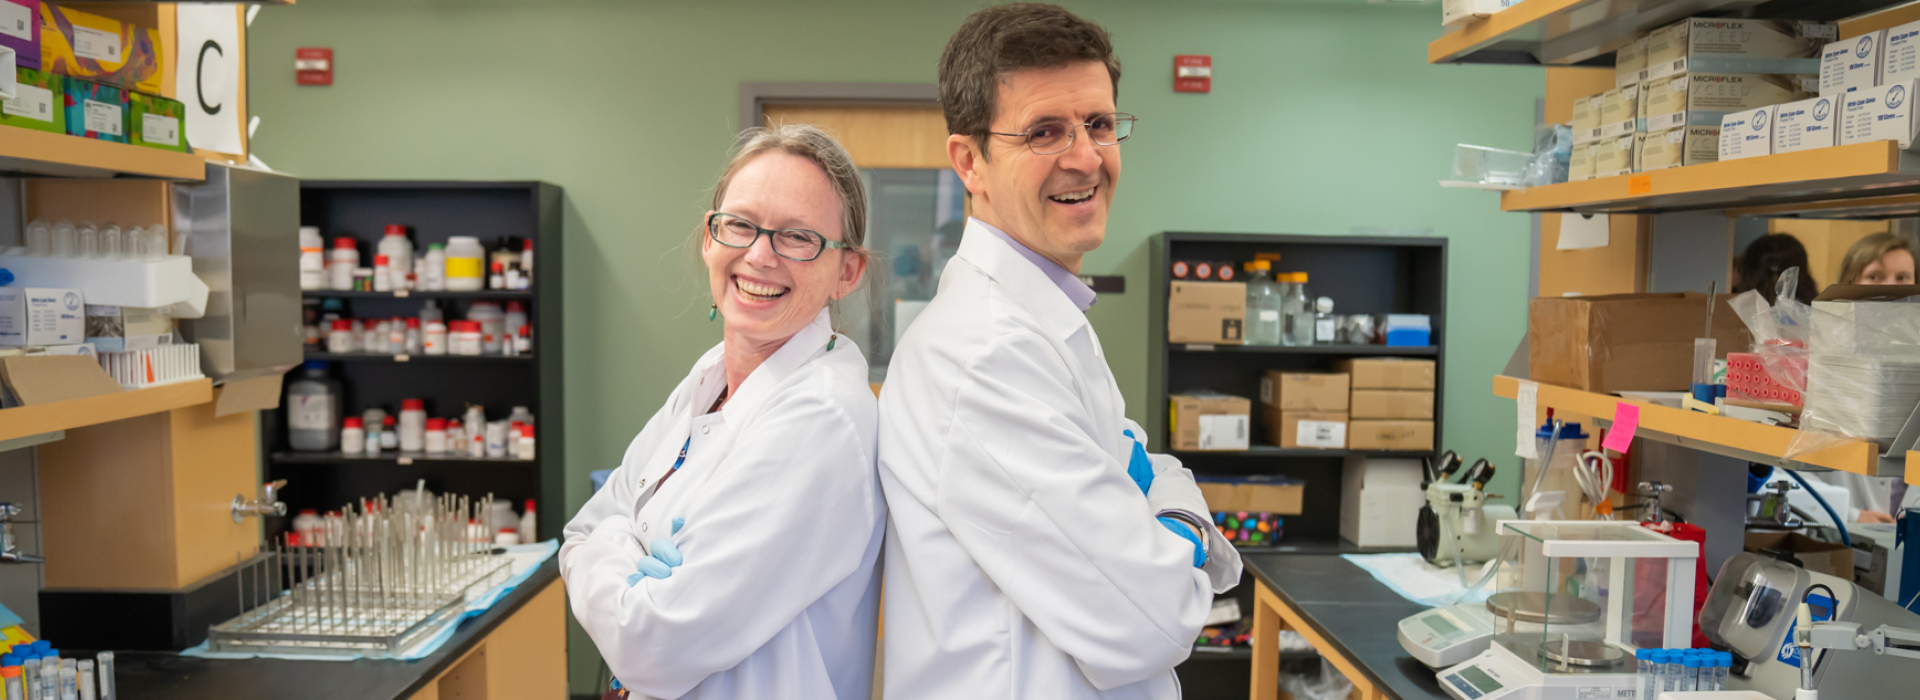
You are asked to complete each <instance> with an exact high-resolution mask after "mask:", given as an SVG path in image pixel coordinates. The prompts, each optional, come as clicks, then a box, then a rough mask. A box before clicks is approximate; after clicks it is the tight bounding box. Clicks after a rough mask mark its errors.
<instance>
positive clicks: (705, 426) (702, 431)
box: [700, 425, 713, 435]
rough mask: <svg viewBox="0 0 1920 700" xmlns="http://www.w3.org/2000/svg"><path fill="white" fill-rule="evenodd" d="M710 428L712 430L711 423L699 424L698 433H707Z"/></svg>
mask: <svg viewBox="0 0 1920 700" xmlns="http://www.w3.org/2000/svg"><path fill="white" fill-rule="evenodd" d="M712 430H713V426H711V425H703V426H700V434H701V435H705V434H707V433H708V432H710V431H712Z"/></svg>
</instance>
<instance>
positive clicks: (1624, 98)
mask: <svg viewBox="0 0 1920 700" xmlns="http://www.w3.org/2000/svg"><path fill="white" fill-rule="evenodd" d="M1604 95H1605V98H1604V99H1603V100H1602V103H1601V105H1600V137H1601V138H1606V137H1610V136H1626V135H1628V134H1632V133H1633V132H1634V131H1637V130H1638V128H1637V126H1636V124H1637V123H1638V119H1639V115H1640V85H1639V84H1638V83H1636V84H1633V85H1628V86H1626V87H1618V88H1614V89H1612V90H1608V91H1606V93H1604Z"/></svg>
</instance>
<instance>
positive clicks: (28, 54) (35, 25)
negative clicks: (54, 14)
mask: <svg viewBox="0 0 1920 700" xmlns="http://www.w3.org/2000/svg"><path fill="white" fill-rule="evenodd" d="M39 14H40V0H0V46H5V47H7V48H10V49H13V50H14V51H15V52H17V53H18V55H16V56H14V62H15V65H17V66H18V67H20V68H32V69H34V70H40V19H39Z"/></svg>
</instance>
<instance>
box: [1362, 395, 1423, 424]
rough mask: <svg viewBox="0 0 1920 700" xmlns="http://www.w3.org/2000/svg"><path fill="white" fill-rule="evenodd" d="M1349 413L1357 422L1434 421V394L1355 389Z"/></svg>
mask: <svg viewBox="0 0 1920 700" xmlns="http://www.w3.org/2000/svg"><path fill="white" fill-rule="evenodd" d="M1347 413H1348V415H1349V416H1351V417H1352V418H1353V419H1355V420H1360V419H1365V418H1373V419H1389V420H1433V392H1431V391H1404V390H1400V389H1354V390H1353V399H1352V407H1351V408H1349V409H1347Z"/></svg>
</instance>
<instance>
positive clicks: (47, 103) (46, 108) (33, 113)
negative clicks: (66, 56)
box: [0, 2, 53, 122]
mask: <svg viewBox="0 0 1920 700" xmlns="http://www.w3.org/2000/svg"><path fill="white" fill-rule="evenodd" d="M0 6H5V7H18V6H17V5H9V4H7V3H4V2H0ZM13 94H14V97H13V98H12V99H9V100H5V101H3V102H0V112H4V113H6V115H7V116H9V117H25V118H27V119H33V120H36V121H43V122H50V121H53V91H52V90H48V89H46V88H43V87H39V86H36V85H28V84H26V83H20V84H18V85H15V86H14V93H13Z"/></svg>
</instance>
